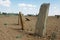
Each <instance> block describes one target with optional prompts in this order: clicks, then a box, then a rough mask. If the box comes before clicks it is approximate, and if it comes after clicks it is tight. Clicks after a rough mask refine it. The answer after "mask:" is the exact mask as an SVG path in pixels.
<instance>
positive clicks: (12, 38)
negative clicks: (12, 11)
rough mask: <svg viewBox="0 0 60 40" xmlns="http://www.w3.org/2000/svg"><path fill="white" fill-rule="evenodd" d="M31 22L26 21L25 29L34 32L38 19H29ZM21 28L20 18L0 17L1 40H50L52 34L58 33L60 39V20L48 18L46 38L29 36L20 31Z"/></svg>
mask: <svg viewBox="0 0 60 40" xmlns="http://www.w3.org/2000/svg"><path fill="white" fill-rule="evenodd" d="M27 18H29V19H30V21H26V20H25V23H24V25H25V24H26V25H25V27H24V29H27V31H29V32H30V31H32V32H33V31H34V29H33V28H34V26H35V24H36V21H37V17H34V16H32V17H27ZM20 28H21V26H20V25H18V16H0V40H48V37H47V36H49V35H51V33H52V32H54V31H55V32H56V35H57V38H56V39H57V40H59V39H60V18H59V19H57V18H56V17H48V20H47V27H46V29H47V34H46V37H45V38H40V37H37V36H32V35H28V34H27V33H26V32H24V31H21V30H19V29H20Z"/></svg>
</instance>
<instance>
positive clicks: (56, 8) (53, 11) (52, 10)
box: [49, 4, 60, 16]
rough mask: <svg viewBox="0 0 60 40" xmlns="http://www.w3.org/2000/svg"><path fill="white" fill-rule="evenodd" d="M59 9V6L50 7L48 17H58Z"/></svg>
mask: <svg viewBox="0 0 60 40" xmlns="http://www.w3.org/2000/svg"><path fill="white" fill-rule="evenodd" d="M59 10H60V8H59V5H57V4H55V5H51V6H50V10H49V16H54V15H60V11H59Z"/></svg>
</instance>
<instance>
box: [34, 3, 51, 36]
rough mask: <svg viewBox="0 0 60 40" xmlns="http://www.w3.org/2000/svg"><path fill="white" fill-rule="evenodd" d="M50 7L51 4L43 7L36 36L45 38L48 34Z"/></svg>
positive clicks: (38, 19)
mask: <svg viewBox="0 0 60 40" xmlns="http://www.w3.org/2000/svg"><path fill="white" fill-rule="evenodd" d="M49 5H50V4H49V3H44V4H42V5H41V8H40V10H39V14H38V18H37V23H36V28H35V35H38V36H43V35H45V33H46V20H47V16H48V12H49Z"/></svg>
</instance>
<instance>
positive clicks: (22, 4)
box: [18, 3, 36, 7]
mask: <svg viewBox="0 0 60 40" xmlns="http://www.w3.org/2000/svg"><path fill="white" fill-rule="evenodd" d="M18 6H19V7H36V5H32V4H25V3H19V4H18Z"/></svg>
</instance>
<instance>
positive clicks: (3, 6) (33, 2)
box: [0, 0, 60, 16]
mask: <svg viewBox="0 0 60 40" xmlns="http://www.w3.org/2000/svg"><path fill="white" fill-rule="evenodd" d="M43 3H50V7H49V13H48V16H54V15H60V0H0V12H7V13H19V12H21V13H22V14H24V15H26V14H34V15H36V14H38V13H39V9H40V6H41V4H43Z"/></svg>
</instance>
